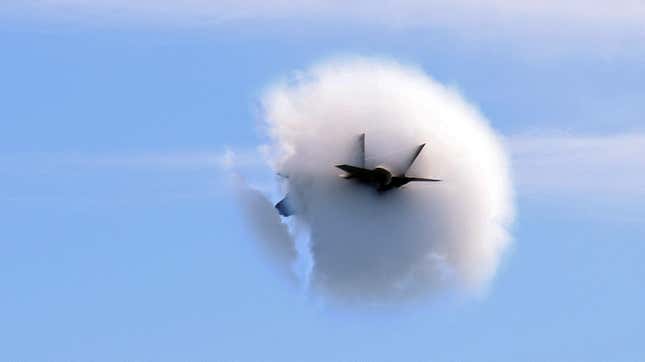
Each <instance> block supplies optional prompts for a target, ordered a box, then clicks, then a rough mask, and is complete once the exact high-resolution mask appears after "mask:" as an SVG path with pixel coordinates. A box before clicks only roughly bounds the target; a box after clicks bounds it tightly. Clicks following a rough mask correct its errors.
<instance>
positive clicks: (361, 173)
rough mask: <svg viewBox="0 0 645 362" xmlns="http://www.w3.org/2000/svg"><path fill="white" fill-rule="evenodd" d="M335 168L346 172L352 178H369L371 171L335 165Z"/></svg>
mask: <svg viewBox="0 0 645 362" xmlns="http://www.w3.org/2000/svg"><path fill="white" fill-rule="evenodd" d="M336 167H337V168H339V169H341V170H343V171H345V172H347V174H348V176H354V177H359V178H361V177H369V176H370V175H371V171H370V170H368V169H366V168H362V167H356V166H352V165H336Z"/></svg>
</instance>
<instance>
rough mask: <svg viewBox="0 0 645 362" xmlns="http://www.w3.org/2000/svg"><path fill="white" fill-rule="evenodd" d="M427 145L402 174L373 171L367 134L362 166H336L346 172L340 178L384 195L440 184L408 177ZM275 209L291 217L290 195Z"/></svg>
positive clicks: (362, 147) (361, 142) (361, 140)
mask: <svg viewBox="0 0 645 362" xmlns="http://www.w3.org/2000/svg"><path fill="white" fill-rule="evenodd" d="M425 145H426V144H425V143H424V144H422V145H420V146H419V147H417V149H416V151H415V152H414V154H413V155H412V157H411V158H410V160H409V161H408V162H407V165H406V167H405V170H403V172H402V173H400V174H396V175H395V174H393V173H392V171H390V170H389V169H387V168H386V167H385V166H382V165H381V166H377V167H375V168H373V169H369V168H366V166H365V133H363V134H361V135H360V136H359V147H360V148H359V158H360V166H353V165H347V164H343V165H336V167H337V168H339V169H341V170H343V171H345V172H346V173H345V174H344V175H341V176H340V177H342V178H345V179H349V180H355V181H357V182H359V183H361V184H365V185H369V186H372V187H374V188H375V189H376V191H378V192H379V193H383V192H386V191H389V190H392V189H395V188H400V187H401V186H404V185H407V184H408V183H410V182H418V181H421V182H439V181H441V180H439V179H433V178H422V177H409V176H407V175H406V173H407V172H408V170H409V169H410V168H411V167H412V165H413V164H414V161H415V160H416V159H417V157H419V154H420V153H421V151H422V150H423V148H424V147H425ZM275 208H276V209H277V210H278V213H279V214H280V215H282V216H291V215H293V213H294V211H293V209H292V207H291V206H290V205H289V195H287V196H285V198H284V199H282V200H281V201H280V202H278V203H277V204H276V205H275Z"/></svg>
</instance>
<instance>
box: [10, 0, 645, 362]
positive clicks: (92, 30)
mask: <svg viewBox="0 0 645 362" xmlns="http://www.w3.org/2000/svg"><path fill="white" fill-rule="evenodd" d="M493 3H494V4H497V5H498V8H499V11H498V12H495V14H497V15H495V16H493V15H491V14H492V13H490V12H488V11H484V10H482V9H469V8H468V5H467V4H465V3H462V2H458V5H456V6H457V9H459V10H460V11H457V13H459V14H461V13H462V12H463V13H465V14H467V15H468V16H466V15H463V14H462V15H451V16H430V15H428V14H434V13H435V12H436V11H435V10H438V9H443V8H442V7H438V8H436V9H435V8H432V6H439V5H436V4H435V5H432V6H430V5H428V7H427V8H425V7H423V6H422V5H419V4H417V3H415V2H406V5H405V6H408V8H404V9H403V10H401V13H400V14H399V13H397V14H398V16H397V17H395V18H396V21H393V20H392V21H391V19H389V18H388V17H387V16H386V15H384V14H387V11H386V10H387V9H385V10H384V9H380V8H379V7H375V8H374V9H372V10H370V11H366V12H365V13H362V12H361V11H360V7H359V6H355V7H350V8H349V9H348V10H347V11H346V12H345V11H343V9H342V8H341V7H340V5H335V6H336V7H334V6H330V7H329V8H327V7H323V8H322V10H320V12H321V14H322V15H321V16H320V17H317V16H315V15H316V13H315V12H314V11H313V10H307V9H317V4H318V3H317V2H315V1H312V2H311V4H310V7H308V8H307V7H296V8H289V6H288V5H285V4H282V3H276V4H277V5H276V7H275V8H276V9H279V10H280V9H281V10H280V11H278V10H275V11H273V12H272V11H269V10H266V9H264V8H258V9H264V10H262V11H263V12H262V11H260V10H257V11H256V10H253V9H256V8H257V6H259V5H258V4H256V3H254V2H253V1H250V2H246V3H245V4H246V5H247V7H245V8H244V11H241V10H240V8H238V9H235V7H233V6H228V7H227V6H223V5H222V6H212V7H209V6H205V5H203V4H208V2H202V3H200V2H198V1H192V2H188V3H187V4H188V5H186V6H185V7H183V6H179V5H176V4H174V3H172V2H169V1H162V2H160V3H159V4H157V5H154V4H152V5H151V3H150V2H147V1H144V2H141V4H142V5H141V6H138V7H136V8H135V9H133V8H131V7H129V6H126V5H124V4H126V2H123V1H118V0H114V1H97V2H96V4H95V5H96V6H92V4H89V3H87V2H83V1H72V0H68V1H67V0H66V1H46V2H43V3H42V4H39V3H36V2H34V3H30V2H26V3H24V4H23V3H22V2H20V3H19V2H15V3H14V2H12V1H9V2H8V4H7V5H1V6H0V44H2V53H1V54H2V56H1V57H0V79H1V80H2V82H1V83H0V84H1V85H0V99H2V107H0V199H1V200H2V202H1V203H0V205H1V206H0V220H1V221H0V227H1V228H0V229H1V230H2V234H0V235H1V238H0V245H1V251H0V290H1V295H2V298H1V299H0V326H2V327H0V339H1V340H2V341H3V342H2V348H1V349H0V359H2V360H24V361H31V360H33V361H42V360H55V361H58V360H145V361H147V360H231V361H237V360H240V361H246V360H250V361H257V360H275V361H289V360H293V361H301V360H319V361H330V360H340V361H345V360H383V361H392V360H435V361H456V360H458V361H475V360H476V361H482V360H483V361H515V360H550V361H590V360H597V361H636V360H641V359H643V357H644V356H645V347H643V346H642V339H643V336H644V335H645V314H644V313H643V312H642V305H645V290H644V289H643V280H644V278H645V267H644V266H643V263H642V260H643V257H645V244H644V242H645V239H644V235H645V207H644V205H645V171H644V170H645V129H644V128H645V127H644V126H645V123H644V122H645V120H644V119H643V115H644V114H645V102H643V100H644V99H645V87H644V86H643V79H644V77H645V56H644V54H645V52H644V51H643V45H642V44H643V42H642V40H643V34H645V31H644V30H643V26H642V25H639V24H643V23H645V21H644V22H640V23H639V20H641V21H642V20H644V19H645V16H643V13H644V12H643V9H641V8H638V7H636V8H633V6H637V5H634V4H633V3H630V2H628V1H626V2H623V3H621V2H619V4H618V5H616V8H617V9H614V10H613V11H612V12H608V13H606V15H597V14H602V13H603V9H601V8H600V7H601V6H602V5H601V4H599V3H595V2H591V3H589V4H588V5H587V6H586V7H584V6H583V5H579V6H581V7H580V8H579V12H576V11H570V10H569V9H566V8H561V7H559V6H556V5H554V6H552V7H549V6H544V7H543V8H539V9H536V8H535V7H534V6H527V7H526V8H521V6H519V7H513V6H510V7H505V5H504V4H505V3H503V2H491V5H493ZM191 4H192V5H194V4H201V5H200V6H202V7H198V8H190V6H192V5H191ZM433 4H434V3H433ZM278 5H279V6H278ZM318 5H320V4H318ZM415 6H416V7H415ZM419 6H421V8H417V7H419ZM572 6H573V5H572ZM621 6H622V7H621ZM629 6H632V8H629ZM641 6H642V5H641ZM3 7H4V8H3ZM159 8H165V9H166V11H164V12H163V14H161V13H160V12H159V11H157V10H158V9H159ZM231 9H232V10H231ZM249 9H251V10H249ZM518 9H519V10H518ZM621 9H622V10H621ZM629 9H631V10H629ZM234 10H235V11H234ZM416 10H418V11H416ZM574 10H575V8H574ZM525 12H528V13H529V14H531V13H532V12H533V13H535V14H536V15H535V17H528V18H526V17H523V14H525ZM415 13H419V14H418V15H414V14H415ZM169 14H170V15H169ZM300 14H303V15H302V16H300ZM339 14H341V15H339ZM572 14H573V15H572ZM579 14H587V15H588V16H582V17H580V16H579ZM261 15H262V16H261ZM424 17H427V18H424ZM211 18H213V19H221V18H224V19H225V21H223V20H218V21H214V20H213V21H209V19H211ZM473 18H474V19H478V20H481V21H478V22H475V23H476V25H477V26H475V25H473V23H472V22H470V21H469V20H472V19H473ZM312 19H313V20H312ZM568 21H569V22H571V23H574V24H575V26H571V27H567V26H565V25H563V24H567V22H568ZM639 40H640V42H639ZM338 54H361V55H375V56H380V57H388V58H393V59H397V60H400V61H403V62H406V63H411V64H416V65H419V66H421V67H422V68H423V69H424V70H425V71H426V72H428V73H429V74H431V75H432V76H433V77H435V78H436V79H438V80H440V81H442V82H444V83H447V84H451V85H453V86H455V87H458V88H459V89H460V91H461V92H462V93H463V94H464V95H465V97H466V98H467V99H469V100H470V101H471V102H473V103H474V104H476V105H477V106H478V107H479V108H480V110H481V111H482V112H483V113H484V114H485V115H486V116H487V117H488V118H489V119H490V121H491V123H492V125H493V127H494V128H495V129H496V130H498V131H499V132H500V133H501V134H502V135H504V137H505V139H506V142H507V144H508V148H509V152H511V156H512V159H513V175H514V179H515V181H516V190H515V191H516V198H517V221H516V223H515V225H514V232H513V235H514V245H513V248H512V251H511V252H510V253H509V255H507V257H506V258H505V260H504V262H503V264H502V266H501V268H500V270H499V271H498V273H497V277H496V278H495V280H494V281H493V283H492V285H491V286H490V288H489V290H488V293H487V294H486V295H484V296H482V297H481V298H462V297H457V296H452V297H445V298H439V299H436V300H431V301H428V302H419V303H417V304H414V305H412V306H399V307H388V308H383V309H370V308H365V309H358V310H356V309H347V310H346V309H343V308H340V307H330V306H325V305H321V303H319V302H317V301H315V300H311V299H310V298H308V297H307V296H306V295H304V294H303V293H302V292H301V291H299V290H297V289H294V288H292V287H291V286H290V285H289V284H288V283H286V282H285V281H284V280H282V279H281V278H280V276H279V275H278V274H277V273H274V270H273V269H272V268H271V266H270V265H267V264H266V262H265V259H264V256H263V255H262V254H261V253H260V251H259V250H258V248H257V245H256V243H257V241H256V240H255V239H254V238H255V236H254V235H253V234H252V233H251V232H250V231H249V230H248V228H247V225H246V224H245V222H244V219H243V218H242V215H241V212H240V210H239V208H238V206H237V205H236V203H235V200H234V198H233V197H232V196H231V195H230V191H229V189H227V188H226V182H225V178H224V177H223V175H222V173H221V171H220V168H218V160H219V158H220V156H221V155H222V154H223V152H224V151H225V150H226V149H227V148H231V149H235V150H239V151H240V152H245V151H246V150H252V149H253V147H255V146H256V145H257V144H258V143H261V142H263V141H264V139H263V138H262V137H263V136H262V134H261V132H260V131H259V130H258V129H257V126H256V125H257V121H258V117H259V114H258V99H259V96H260V94H261V93H262V91H263V89H264V88H265V87H266V86H267V85H269V84H271V83H272V82H273V81H275V80H276V79H279V78H280V77H281V76H283V75H285V74H287V73H288V72H290V71H293V70H294V69H303V68H306V67H307V66H309V65H310V64H311V63H315V62H318V61H320V60H322V59H326V58H329V57H331V56H335V55H338ZM251 176H253V175H251Z"/></svg>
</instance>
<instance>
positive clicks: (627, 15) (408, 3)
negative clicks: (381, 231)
mask: <svg viewBox="0 0 645 362" xmlns="http://www.w3.org/2000/svg"><path fill="white" fill-rule="evenodd" d="M3 6H7V7H8V8H14V9H23V10H24V9H29V10H30V11H33V12H39V13H43V12H45V13H49V14H55V15H58V16H67V17H69V16H73V14H76V15H77V16H76V17H78V16H81V17H87V16H96V17H97V18H100V19H105V18H138V19H145V20H148V21H177V20H178V21H189V22H193V23H198V22H202V23H230V22H237V21H258V20H280V21H284V20H290V21H291V20H293V21H296V22H298V21H306V22H307V24H310V23H311V21H312V20H313V21H322V22H329V21H344V22H348V23H351V24H356V23H361V24H373V25H376V26H386V27H391V28H408V27H425V28H427V27H434V28H446V29H450V30H453V31H457V32H460V33H463V34H464V35H467V36H486V35H495V36H498V37H499V36H502V37H508V36H517V34H518V31H519V33H524V34H528V33H531V34H541V35H546V36H549V39H550V41H553V42H555V41H558V40H559V39H561V38H562V37H563V36H574V37H586V38H589V39H594V40H595V41H596V42H598V41H601V40H602V39H615V38H616V37H617V36H619V37H624V36H628V37H630V38H634V37H638V38H640V39H643V38H644V37H645V25H643V24H645V3H643V2H642V1H640V0H617V1H613V2H611V3H609V2H606V1H602V0H587V1H582V0H571V1H539V0H524V1H506V0H484V1H472V0H456V1H450V2H446V1H438V0H429V1H421V0H398V1H394V0H385V1H378V2H374V1H367V0H358V1H351V2H346V1H324V0H306V1H287V0H262V1H260V0H237V1H233V0H186V1H176V0H138V1H131V0H38V1H35V0H31V1H25V0H22V1H18V0H9V4H6V5H3ZM632 44H634V43H632Z"/></svg>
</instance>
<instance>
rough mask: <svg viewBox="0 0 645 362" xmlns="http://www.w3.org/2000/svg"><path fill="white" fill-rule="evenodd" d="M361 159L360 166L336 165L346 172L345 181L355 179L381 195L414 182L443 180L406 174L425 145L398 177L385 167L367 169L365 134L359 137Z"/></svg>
mask: <svg viewBox="0 0 645 362" xmlns="http://www.w3.org/2000/svg"><path fill="white" fill-rule="evenodd" d="M359 145H360V149H359V157H360V160H361V164H360V166H352V165H336V167H337V168H339V169H341V170H343V171H345V172H346V174H344V175H341V177H342V178H345V179H353V180H356V181H358V182H360V183H363V184H366V185H371V186H373V187H375V188H376V191H378V192H379V193H382V192H385V191H389V190H392V189H395V188H399V187H401V186H403V185H406V184H408V183H410V182H413V181H422V182H438V181H441V180H438V179H433V178H422V177H408V176H406V173H407V172H408V170H409V169H410V167H412V164H414V161H415V160H416V159H417V157H419V154H420V153H421V151H422V150H423V147H425V145H426V144H425V143H424V144H422V145H420V146H419V147H417V149H416V151H415V152H414V154H413V155H412V157H411V158H410V160H409V161H408V163H407V165H406V167H405V170H404V171H403V172H402V173H401V174H398V175H394V174H392V171H390V170H388V169H387V168H386V167H385V166H377V167H375V168H373V169H368V168H365V133H363V134H361V135H360V137H359Z"/></svg>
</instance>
